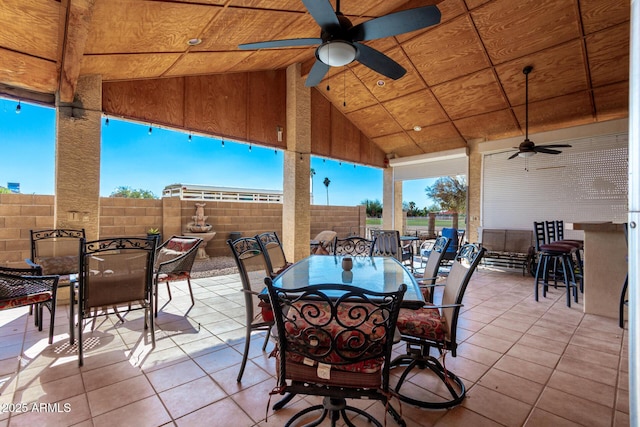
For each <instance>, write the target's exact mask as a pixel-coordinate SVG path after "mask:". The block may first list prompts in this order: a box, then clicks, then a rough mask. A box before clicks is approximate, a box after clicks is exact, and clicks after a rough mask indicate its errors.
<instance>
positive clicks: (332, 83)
mask: <svg viewBox="0 0 640 427" xmlns="http://www.w3.org/2000/svg"><path fill="white" fill-rule="evenodd" d="M342 70H343V72H341V73H339V74H334V75H333V76H331V77H329V78H326V79H325V80H323V81H322V83H321V84H319V85H318V86H317V87H316V89H317V90H318V91H319V92H320V93H322V95H324V96H325V97H326V98H327V99H328V100H329V101H331V103H332V104H333V105H334V106H335V107H336V108H338V109H339V110H340V111H342V112H343V113H348V112H350V111H355V110H359V109H362V108H366V107H369V106H372V105H374V104H376V99H375V98H374V97H373V95H371V93H370V92H369V91H368V90H367V88H366V86H364V85H363V83H362V82H361V81H360V80H358V79H357V78H356V76H355V75H354V74H353V73H352V72H351V71H349V70H348V69H344V68H343V69H342ZM327 86H328V87H329V90H327ZM345 104H346V105H345Z"/></svg>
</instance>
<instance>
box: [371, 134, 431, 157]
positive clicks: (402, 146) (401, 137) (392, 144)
mask: <svg viewBox="0 0 640 427" xmlns="http://www.w3.org/2000/svg"><path fill="white" fill-rule="evenodd" d="M373 143H374V144H376V145H377V146H378V147H380V148H381V149H382V151H384V152H385V153H386V154H391V153H395V154H398V155H399V151H404V152H409V151H411V152H412V153H413V154H409V155H410V156H413V155H415V154H422V153H420V149H419V148H418V146H417V145H416V143H415V142H414V141H413V140H412V139H411V138H410V137H409V136H408V135H407V134H406V133H404V132H399V133H395V134H393V135H386V136H383V137H379V138H374V139H373Z"/></svg>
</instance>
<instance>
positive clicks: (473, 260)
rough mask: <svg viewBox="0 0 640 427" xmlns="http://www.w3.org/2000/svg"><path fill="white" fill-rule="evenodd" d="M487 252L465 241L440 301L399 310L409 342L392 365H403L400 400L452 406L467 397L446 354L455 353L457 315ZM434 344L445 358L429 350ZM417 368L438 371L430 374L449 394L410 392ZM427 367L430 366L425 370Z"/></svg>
mask: <svg viewBox="0 0 640 427" xmlns="http://www.w3.org/2000/svg"><path fill="white" fill-rule="evenodd" d="M484 252H485V249H484V248H480V247H479V246H477V245H474V244H466V245H464V246H463V247H461V248H460V250H459V251H458V255H457V256H456V259H455V260H454V261H453V265H452V266H451V271H450V272H449V275H448V276H447V281H446V283H445V285H444V291H443V293H442V301H441V303H440V305H433V304H430V303H427V304H426V305H425V306H424V307H422V308H420V309H418V310H412V309H406V308H403V309H401V310H400V314H399V315H398V331H399V332H400V335H401V339H402V341H404V342H405V344H406V354H404V355H401V356H398V357H396V358H395V359H394V360H393V361H392V362H391V365H392V367H394V368H396V367H401V368H403V369H404V370H403V371H402V372H401V374H400V376H399V378H398V381H397V382H396V384H395V387H394V390H395V392H396V393H397V394H398V396H399V398H400V400H402V401H405V402H408V403H410V404H412V405H415V406H419V407H422V408H430V409H444V408H450V407H452V406H455V405H458V404H459V403H461V402H462V401H463V400H464V398H465V394H466V388H465V385H464V383H463V382H462V380H461V379H460V378H459V377H458V376H457V375H455V374H454V373H453V372H451V370H450V369H447V368H446V367H445V356H446V353H447V352H449V351H450V352H451V355H452V356H453V357H455V356H456V352H457V348H458V343H457V341H456V339H457V335H456V331H457V326H458V315H459V314H460V308H461V307H462V302H463V297H464V293H465V291H466V289H467V285H468V284H469V280H470V279H471V276H472V274H473V272H474V271H475V270H476V267H477V266H478V263H479V262H480V260H481V259H482V256H483V254H484ZM432 347H433V348H435V349H436V350H438V352H439V353H440V354H441V356H442V362H440V360H438V359H437V358H436V357H434V356H432V355H431V354H430V350H431V348H432ZM415 368H418V369H419V370H420V371H421V373H416V375H429V371H431V372H432V373H433V374H435V376H434V375H430V376H432V377H434V379H435V380H436V381H441V382H442V383H443V384H444V386H445V387H446V390H447V391H448V393H449V396H448V397H447V398H445V397H437V398H433V400H432V399H431V398H427V397H425V396H422V395H416V394H413V393H411V392H410V390H412V387H411V385H407V387H405V388H403V386H404V385H405V384H406V382H405V381H406V379H407V378H409V374H411V373H412V372H415V371H414V369H415ZM424 368H427V369H428V370H426V371H423V370H424Z"/></svg>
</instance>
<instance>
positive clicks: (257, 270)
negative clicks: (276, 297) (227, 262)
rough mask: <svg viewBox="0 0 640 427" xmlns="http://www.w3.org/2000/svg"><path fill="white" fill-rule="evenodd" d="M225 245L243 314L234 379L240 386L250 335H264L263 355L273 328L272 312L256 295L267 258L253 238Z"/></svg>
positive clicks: (244, 238) (247, 355) (265, 271)
mask: <svg viewBox="0 0 640 427" xmlns="http://www.w3.org/2000/svg"><path fill="white" fill-rule="evenodd" d="M227 244H228V245H229V248H230V249H231V254H232V255H233V258H234V260H235V261H236V265H237V266H238V273H239V274H240V280H241V281H242V292H243V293H244V305H245V313H246V334H245V342H244V352H243V353H242V363H241V364H240V372H239V373H238V378H237V379H236V380H237V381H238V382H240V381H241V380H242V375H243V374H244V369H245V366H246V364H247V358H248V357H249V347H250V345H251V333H252V332H254V331H266V332H267V333H266V334H265V338H264V344H263V345H262V351H265V350H266V348H267V343H268V342H269V330H270V329H271V327H272V326H273V312H272V311H271V305H270V304H269V303H268V302H267V301H262V300H260V299H259V298H258V295H260V293H261V292H262V291H263V290H264V278H265V277H266V276H267V275H268V270H267V265H266V258H265V256H264V253H263V252H262V247H261V246H260V244H259V243H258V240H257V239H256V238H255V237H241V238H239V239H237V240H233V241H232V240H231V239H229V240H227Z"/></svg>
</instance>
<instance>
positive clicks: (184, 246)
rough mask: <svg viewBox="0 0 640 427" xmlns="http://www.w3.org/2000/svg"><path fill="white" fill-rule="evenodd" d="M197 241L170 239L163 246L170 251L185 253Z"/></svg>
mask: <svg viewBox="0 0 640 427" xmlns="http://www.w3.org/2000/svg"><path fill="white" fill-rule="evenodd" d="M197 242H198V241H197V240H195V239H177V238H174V239H170V240H169V241H168V242H167V244H166V245H165V248H166V249H170V250H172V251H177V252H187V251H188V250H189V249H191V248H192V247H193V246H194V245H195V244H196V243H197Z"/></svg>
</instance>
